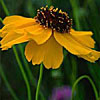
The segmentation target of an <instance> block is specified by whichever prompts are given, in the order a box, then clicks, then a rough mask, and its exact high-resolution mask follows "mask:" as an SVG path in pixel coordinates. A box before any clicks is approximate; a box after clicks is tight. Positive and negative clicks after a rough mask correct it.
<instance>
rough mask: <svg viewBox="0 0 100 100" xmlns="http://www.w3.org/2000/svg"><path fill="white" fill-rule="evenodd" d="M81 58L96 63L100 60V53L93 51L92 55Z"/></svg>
mask: <svg viewBox="0 0 100 100" xmlns="http://www.w3.org/2000/svg"><path fill="white" fill-rule="evenodd" d="M79 57H81V58H83V59H85V60H87V61H90V62H95V61H96V60H98V59H99V58H100V52H98V51H95V50H91V53H89V54H88V55H80V56H79Z"/></svg>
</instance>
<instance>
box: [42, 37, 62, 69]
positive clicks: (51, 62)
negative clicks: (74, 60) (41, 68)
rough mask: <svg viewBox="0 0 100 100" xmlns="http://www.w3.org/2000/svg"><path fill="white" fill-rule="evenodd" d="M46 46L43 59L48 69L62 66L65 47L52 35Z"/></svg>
mask: <svg viewBox="0 0 100 100" xmlns="http://www.w3.org/2000/svg"><path fill="white" fill-rule="evenodd" d="M45 45H46V47H45V48H44V50H45V52H46V54H45V57H44V60H43V64H44V65H45V67H46V68H47V69H49V68H53V69H57V68H59V67H60V65H61V63H62V61H63V48H62V46H61V45H60V44H58V43H57V42H56V40H55V39H54V37H53V36H52V37H51V38H50V39H49V40H48V41H47V42H46V44H45Z"/></svg>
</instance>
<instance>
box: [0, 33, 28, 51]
mask: <svg viewBox="0 0 100 100" xmlns="http://www.w3.org/2000/svg"><path fill="white" fill-rule="evenodd" d="M28 40H29V38H28V36H27V33H26V34H24V35H23V34H18V33H15V32H14V31H12V32H11V33H10V34H9V33H8V34H7V35H6V36H5V37H4V38H3V39H2V40H1V41H0V44H1V48H2V50H4V49H3V48H5V47H6V49H7V48H11V47H12V46H13V45H14V44H19V43H23V42H26V41H28Z"/></svg>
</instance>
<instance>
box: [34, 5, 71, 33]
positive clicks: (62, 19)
mask: <svg viewBox="0 0 100 100" xmlns="http://www.w3.org/2000/svg"><path fill="white" fill-rule="evenodd" d="M35 19H36V21H37V22H38V23H40V25H43V26H44V27H48V28H51V29H52V30H56V31H58V32H60V33H69V32H70V29H71V27H72V19H70V18H69V16H68V14H67V13H66V12H63V11H62V10H58V8H56V9H55V8H54V7H53V6H51V7H50V8H48V6H46V7H41V8H40V9H38V10H37V16H36V17H35Z"/></svg>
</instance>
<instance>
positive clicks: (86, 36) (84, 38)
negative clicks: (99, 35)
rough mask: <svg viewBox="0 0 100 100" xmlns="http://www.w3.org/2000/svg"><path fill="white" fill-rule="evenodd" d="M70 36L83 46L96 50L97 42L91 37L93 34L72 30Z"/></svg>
mask: <svg viewBox="0 0 100 100" xmlns="http://www.w3.org/2000/svg"><path fill="white" fill-rule="evenodd" d="M70 34H71V35H72V36H73V38H75V39H76V40H77V41H78V42H79V43H81V44H82V45H84V46H87V47H89V48H94V44H95V41H94V40H93V39H92V37H91V35H92V34H93V33H92V32H90V31H75V30H73V29H72V30H71V32H70Z"/></svg>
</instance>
